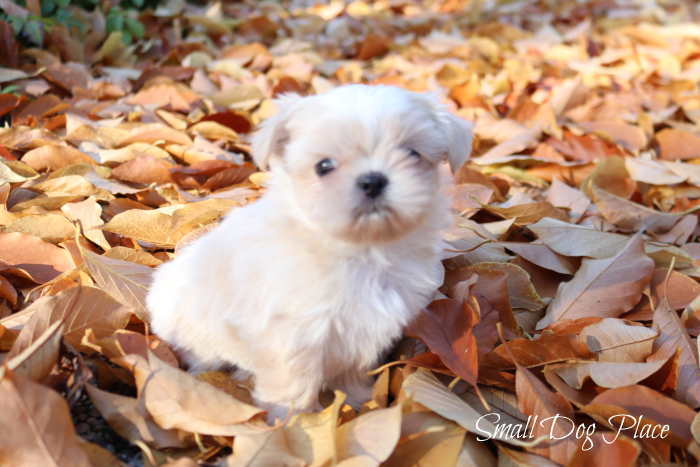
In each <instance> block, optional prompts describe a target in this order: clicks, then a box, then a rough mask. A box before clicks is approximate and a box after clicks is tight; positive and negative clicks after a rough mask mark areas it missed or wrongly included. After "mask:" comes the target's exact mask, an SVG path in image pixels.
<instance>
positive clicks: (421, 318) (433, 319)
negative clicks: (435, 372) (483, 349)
mask: <svg viewBox="0 0 700 467" xmlns="http://www.w3.org/2000/svg"><path fill="white" fill-rule="evenodd" d="M477 320H478V316H477V315H476V314H475V312H474V310H473V309H472V307H471V306H470V305H469V304H467V303H464V305H463V304H462V303H460V302H458V301H457V300H452V299H443V300H436V301H434V302H433V303H431V304H430V305H428V308H426V309H425V310H423V312H421V313H420V314H419V315H418V317H417V318H416V319H415V321H414V322H413V323H411V324H410V325H409V327H408V329H407V331H406V332H407V333H408V334H409V335H413V336H416V337H419V338H420V339H421V340H422V341H423V342H425V343H426V345H427V346H428V348H429V349H430V350H431V351H432V352H433V353H435V354H437V355H438V356H439V357H440V359H441V360H442V362H443V363H444V364H445V366H446V367H447V368H449V369H450V370H452V371H453V372H454V374H456V375H457V376H459V377H461V378H462V379H464V380H465V381H467V382H469V383H470V384H472V385H475V384H476V380H477V378H478V352H477V347H476V339H475V338H474V335H473V333H472V328H473V327H474V325H475V324H476V322H477Z"/></svg>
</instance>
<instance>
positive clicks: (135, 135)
mask: <svg viewBox="0 0 700 467" xmlns="http://www.w3.org/2000/svg"><path fill="white" fill-rule="evenodd" d="M157 141H165V142H168V143H175V144H183V145H185V146H189V145H191V144H192V140H191V139H190V137H189V136H187V133H185V132H184V131H178V130H175V129H174V128H170V127H168V126H165V125H163V124H162V123H147V124H144V125H140V126H138V127H136V128H134V129H132V130H131V131H130V132H129V134H128V135H127V136H126V137H125V138H122V139H120V140H119V143H118V146H119V147H123V146H126V145H128V144H131V143H150V144H153V143H155V142H157Z"/></svg>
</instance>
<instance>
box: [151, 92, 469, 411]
mask: <svg viewBox="0 0 700 467" xmlns="http://www.w3.org/2000/svg"><path fill="white" fill-rule="evenodd" d="M277 103H278V107H279V112H278V113H277V114H276V115H275V116H273V117H272V118H269V119H268V120H266V121H265V122H264V123H263V124H262V126H261V128H260V129H259V131H258V132H257V133H256V134H255V135H254V137H253V144H252V149H253V157H254V159H255V161H256V162H257V164H258V165H259V166H260V167H268V166H269V167H270V170H271V176H270V183H269V188H268V190H267V192H266V193H265V195H264V196H263V197H262V198H261V199H260V200H258V201H257V202H255V203H252V204H250V205H248V206H245V207H242V208H238V209H234V210H233V211H231V212H230V213H229V214H228V215H227V216H226V217H225V219H224V220H223V221H222V222H221V224H220V225H218V226H217V227H216V228H214V229H212V230H211V231H210V232H208V233H207V234H205V235H204V236H202V237H201V238H199V239H197V240H196V241H194V242H193V243H192V244H191V245H189V246H188V247H186V248H185V249H184V251H183V252H182V253H181V254H180V255H179V256H177V257H176V258H175V259H174V260H172V261H170V262H168V263H166V264H164V265H162V266H161V267H159V268H158V270H157V271H156V273H155V278H154V282H153V286H152V289H151V291H150V293H149V295H148V307H149V309H150V311H151V313H152V329H153V331H154V332H155V333H156V334H158V335H159V336H160V337H162V338H163V339H165V340H166V341H168V342H169V343H171V344H172V345H174V346H175V348H176V349H178V350H179V351H180V352H181V355H182V356H183V358H184V359H185V361H186V362H187V363H188V364H189V365H190V368H191V369H194V370H195V371H201V370H206V369H211V368H217V367H219V368H220V367H221V366H224V365H227V364H230V365H235V366H236V367H238V368H239V369H243V370H246V371H248V372H250V373H252V374H253V375H254V377H255V390H254V393H253V396H254V398H255V400H256V402H257V403H258V404H260V405H261V406H262V407H264V408H267V409H268V411H269V413H270V414H271V415H272V416H273V417H274V416H278V417H283V416H284V415H285V414H286V413H288V411H289V410H290V409H291V410H292V411H293V412H298V411H306V410H313V409H315V408H317V406H318V392H319V390H320V389H322V388H324V387H325V388H330V389H335V388H338V389H341V390H343V391H345V392H346V393H347V394H348V402H350V403H351V404H353V405H355V406H357V405H358V404H360V403H362V402H364V401H366V400H367V399H368V398H369V397H370V393H371V385H370V383H371V380H370V379H369V378H368V376H367V374H366V373H367V371H368V370H370V369H372V368H373V367H374V366H375V365H376V364H377V363H378V360H379V358H380V357H381V356H382V353H383V352H385V351H386V350H388V349H389V347H390V346H391V345H392V343H393V342H394V341H395V340H396V339H397V338H399V337H400V336H401V333H402V329H403V327H404V326H405V325H406V324H407V323H408V322H409V321H411V320H412V319H413V318H414V317H415V315H416V314H417V313H418V312H419V311H420V310H421V309H422V308H423V307H425V306H426V305H427V304H428V303H429V302H430V300H431V298H432V297H433V294H434V292H435V290H436V288H437V287H439V286H440V285H441V283H442V279H443V268H442V265H441V263H440V258H441V236H440V231H441V230H442V229H444V228H446V227H448V226H449V225H450V222H451V213H450V208H449V203H448V200H447V197H446V195H445V193H444V190H442V189H441V181H440V180H441V177H440V175H439V173H438V172H439V171H438V166H439V165H440V164H439V163H440V161H442V160H444V159H448V160H449V162H450V164H451V166H452V167H453V169H454V168H455V167H459V166H460V165H461V164H462V163H463V162H464V160H465V159H466V157H467V156H468V153H469V150H470V146H471V125H470V124H468V123H467V122H465V121H463V120H461V119H459V118H457V117H455V116H453V115H451V114H450V113H449V112H448V111H447V109H446V108H444V107H443V106H441V105H440V104H439V103H438V102H437V101H436V100H435V99H434V98H433V97H430V96H426V95H422V94H416V93H412V92H408V91H405V90H402V89H399V88H395V87H390V86H364V85H351V86H343V87H339V88H336V89H334V90H332V91H330V92H328V93H325V94H321V95H316V96H310V97H300V96H296V95H288V96H285V97H283V98H281V99H280V100H278V101H277Z"/></svg>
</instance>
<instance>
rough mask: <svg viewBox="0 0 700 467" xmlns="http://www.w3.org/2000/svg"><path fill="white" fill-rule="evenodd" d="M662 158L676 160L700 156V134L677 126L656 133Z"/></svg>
mask: <svg viewBox="0 0 700 467" xmlns="http://www.w3.org/2000/svg"><path fill="white" fill-rule="evenodd" d="M656 141H657V142H658V143H659V154H660V156H661V158H662V159H665V160H668V161H675V160H678V159H693V158H698V157H700V136H697V135H695V134H694V133H690V132H687V131H683V130H678V129H675V128H666V129H663V130H661V131H659V132H658V133H657V134H656Z"/></svg>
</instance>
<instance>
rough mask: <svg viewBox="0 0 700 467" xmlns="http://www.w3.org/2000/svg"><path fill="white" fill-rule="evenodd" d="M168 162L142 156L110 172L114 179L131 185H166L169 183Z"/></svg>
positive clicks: (145, 155)
mask: <svg viewBox="0 0 700 467" xmlns="http://www.w3.org/2000/svg"><path fill="white" fill-rule="evenodd" d="M172 167H173V164H171V163H170V162H168V161H166V160H164V159H159V158H157V157H153V156H151V155H147V154H142V155H139V156H136V157H135V158H133V159H131V160H130V161H128V162H124V163H123V164H121V165H120V166H119V167H116V168H115V169H113V170H112V176H113V177H114V178H116V179H119V180H122V181H125V182H132V183H144V184H149V183H168V182H171V181H172V179H171V176H170V169H171V168H172Z"/></svg>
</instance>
